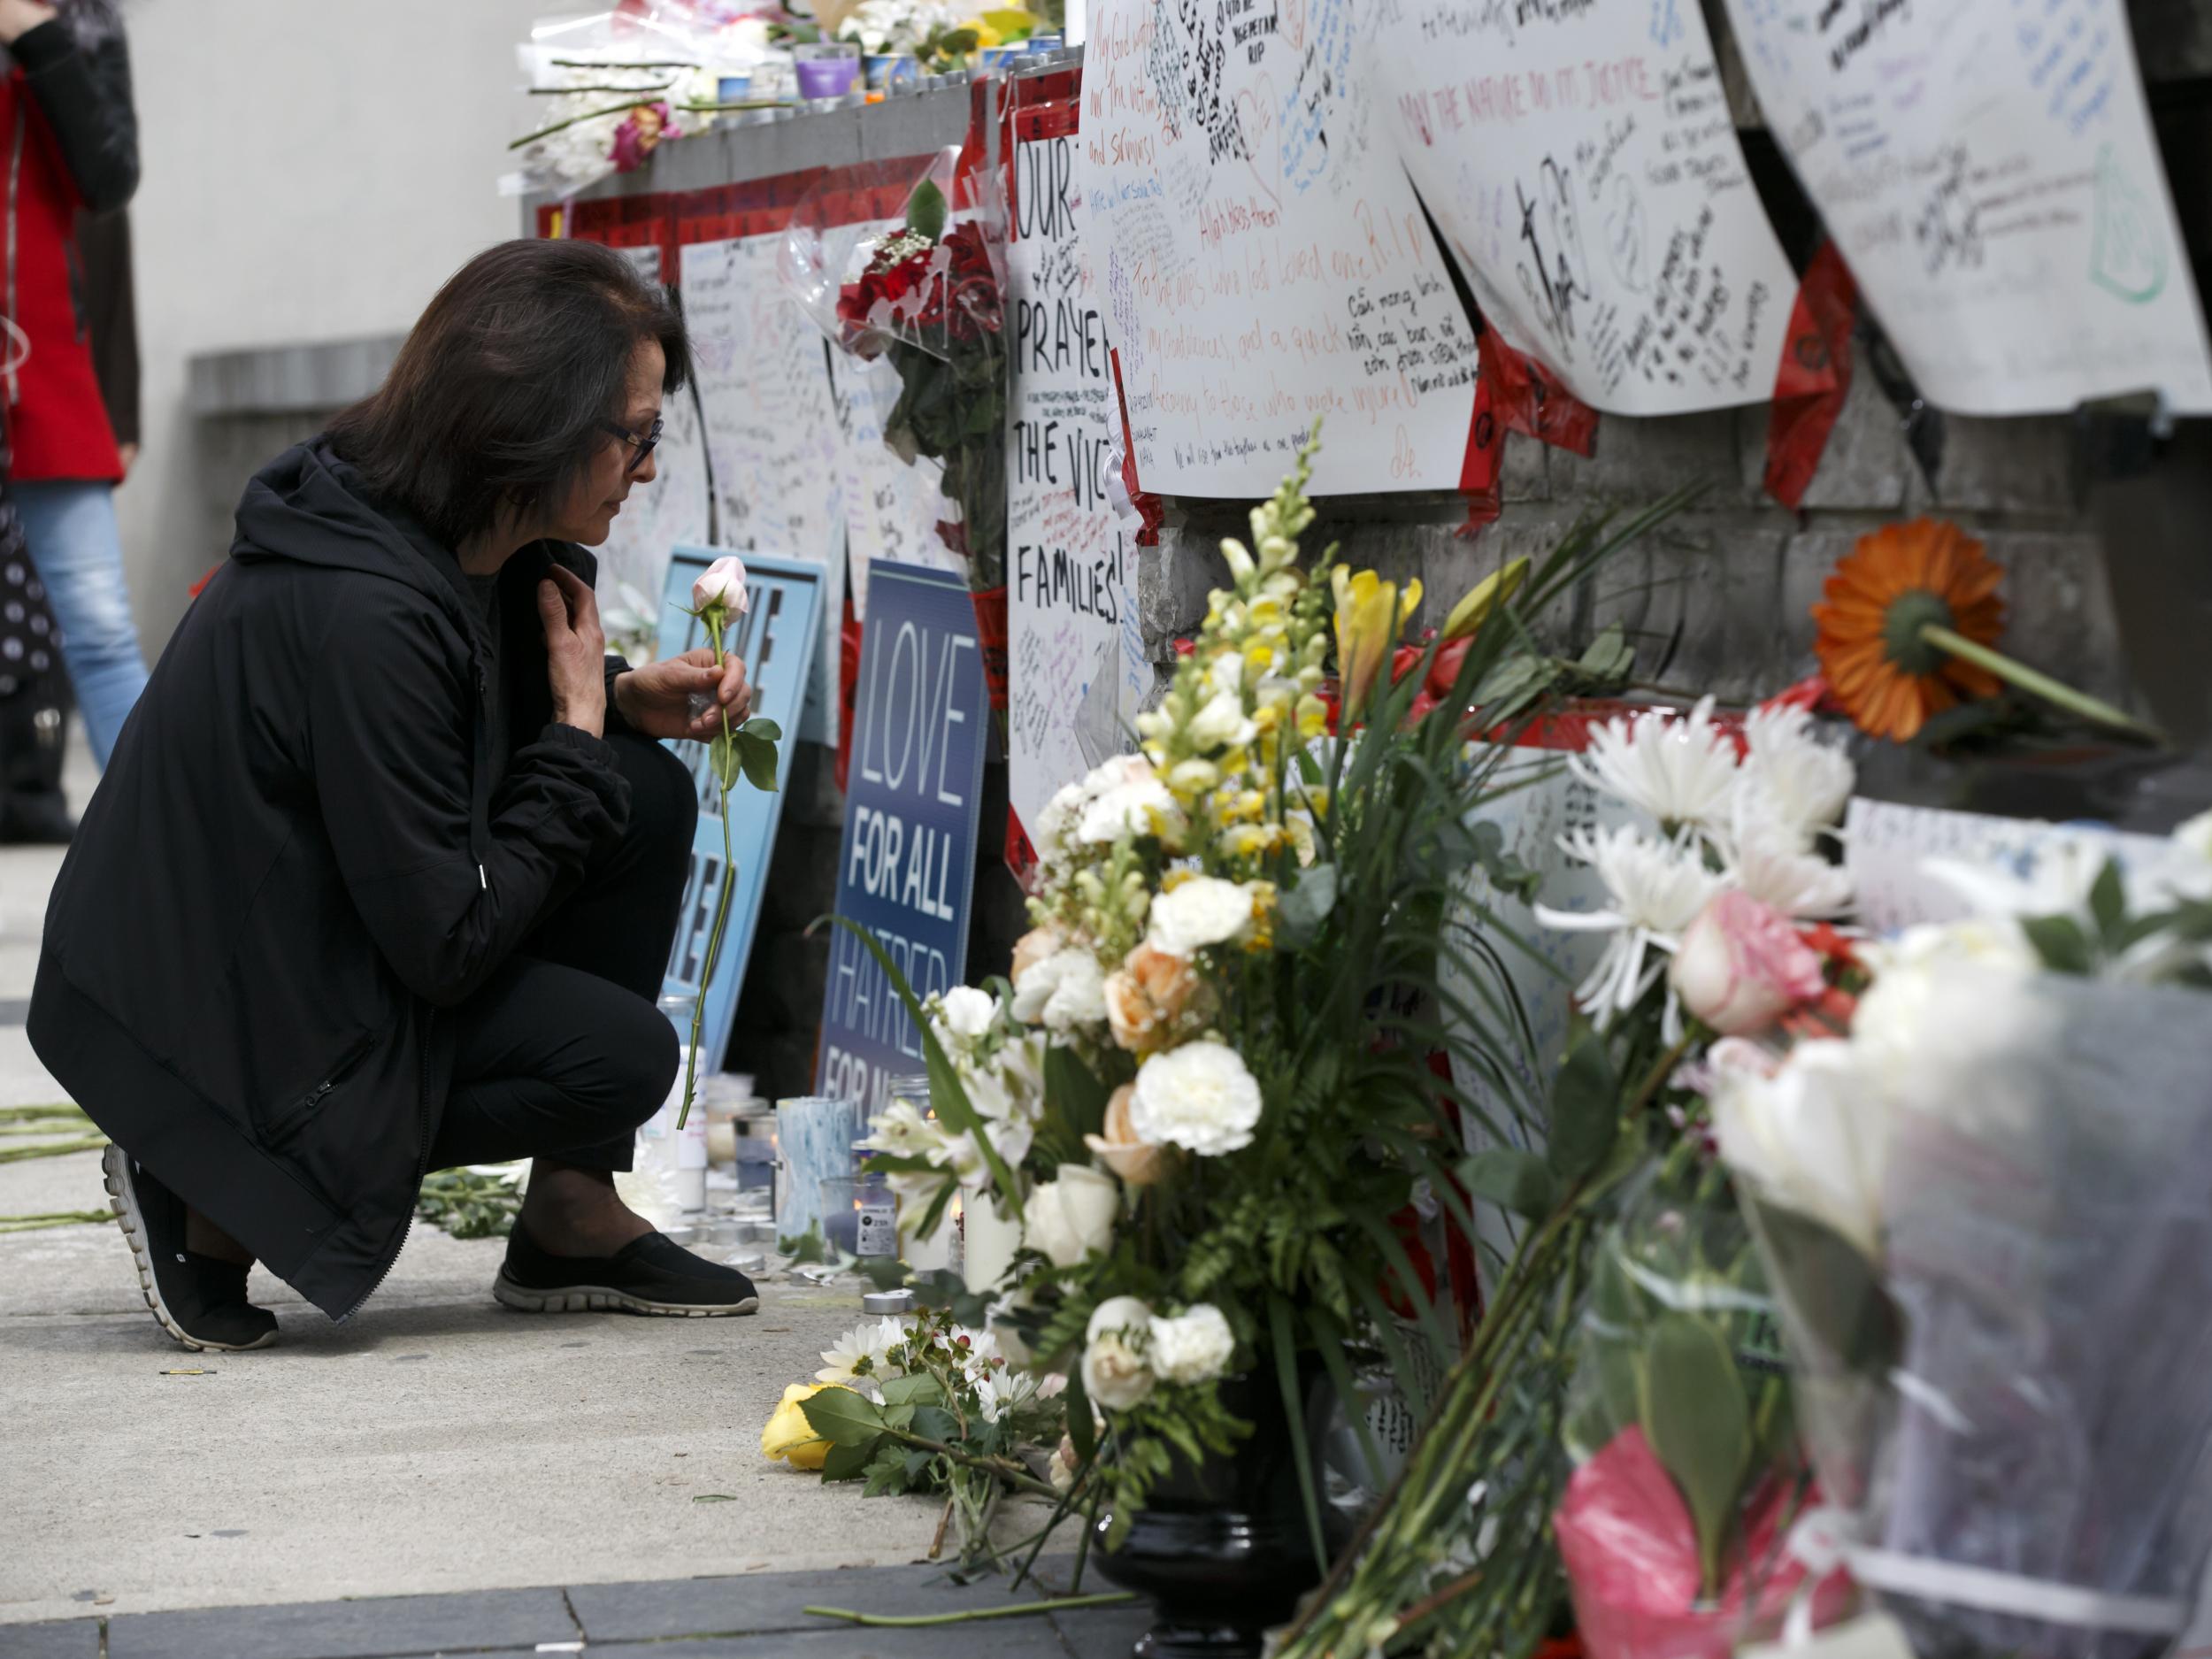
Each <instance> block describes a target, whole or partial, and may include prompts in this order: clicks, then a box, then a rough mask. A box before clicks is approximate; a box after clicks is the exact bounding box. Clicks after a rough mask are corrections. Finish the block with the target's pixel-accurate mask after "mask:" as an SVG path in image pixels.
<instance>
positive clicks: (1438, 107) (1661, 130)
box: [1360, 0, 1797, 415]
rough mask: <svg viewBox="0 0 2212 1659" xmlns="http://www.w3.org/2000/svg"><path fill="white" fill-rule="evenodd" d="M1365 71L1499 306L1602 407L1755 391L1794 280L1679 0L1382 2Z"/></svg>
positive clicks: (1661, 407)
mask: <svg viewBox="0 0 2212 1659" xmlns="http://www.w3.org/2000/svg"><path fill="white" fill-rule="evenodd" d="M1363 35H1364V38H1363V51H1362V55H1361V59H1360V63H1361V73H1362V76H1363V79H1364V80H1365V81H1366V83H1367V85H1368V86H1369V87H1370V88H1372V90H1373V93H1374V96H1375V98H1376V101H1377V104H1378V106H1379V109H1380V110H1381V111H1383V118H1382V119H1383V124H1384V126H1385V127H1386V130H1387V131H1388V133H1389V134H1390V135H1391V137H1392V138H1393V140H1394V142H1395V143H1396V145H1397V149H1398V153H1399V154H1400V155H1402V157H1404V158H1405V165H1406V169H1407V171H1408V172H1409V173H1411V174H1412V176H1413V182H1414V187H1415V188H1416V189H1417V190H1418V191H1419V192H1420V194H1421V199H1422V200H1423V201H1424V202H1425V203H1426V204H1427V205H1428V208H1429V211H1431V212H1432V213H1433V214H1434V215H1435V216H1436V222H1437V224H1438V225H1439V227H1441V229H1442V231H1443V233H1444V237H1445V241H1446V242H1447V244H1448V246H1449V247H1450V249H1451V250H1452V254H1453V257H1455V258H1456V259H1457V260H1458V262H1459V267H1460V269H1461V271H1462V272H1463V273H1465V275H1466V277H1467V281H1468V285H1469V286H1470V287H1471V288H1472V289H1473V290H1474V294H1475V297H1476V300H1477V301H1478V302H1479V303H1480V305H1481V307H1482V311H1483V315H1484V317H1485V318H1486V319H1487V320H1488V321H1490V322H1491V323H1493V324H1494V325H1495V326H1497V327H1498V329H1499V330H1500V332H1501V333H1502V334H1503V336H1504V338H1505V339H1506V340H1507V342H1509V343H1510V344H1511V345H1513V346H1514V347H1515V348H1517V349H1519V350H1521V351H1524V352H1525V353H1527V354H1528V355H1529V356H1531V357H1534V358H1536V359H1537V360H1538V361H1539V362H1540V363H1542V364H1544V365H1546V366H1547V367H1548V368H1549V369H1550V370H1551V371H1552V372H1553V373H1555V374H1556V375H1557V376H1558V378H1559V379H1560V380H1561V381H1562V382H1563V384H1564V385H1565V386H1566V388H1567V389H1568V390H1570V391H1571V392H1572V393H1573V394H1574V395H1575V396H1577V397H1579V398H1580V399H1582V401H1583V402H1585V403H1588V404H1590V405H1591V406H1592V407H1593V408H1596V409H1602V410H1609V411H1615V412H1617V413H1620V414H1628V415H1656V414H1674V413H1680V412H1683V411H1689V410H1699V409H1717V408H1721V407H1724V406H1726V405H1728V404H1732V403H1759V402H1763V401H1764V400H1765V399H1766V398H1768V397H1770V396H1772V394H1773V388H1774V372H1775V368H1776V365H1777V364H1778V362H1779V360H1780V357H1781V352H1782V347H1783V342H1784V339H1785V337H1786V334H1787V332H1788V328H1789V321H1790V311H1791V308H1792V306H1793V304H1794V303H1795V301H1796V297H1797V277H1796V275H1795V273H1793V271H1792V270H1791V269H1790V265H1789V261H1788V260H1787V259H1786V257H1784V256H1783V253H1782V250H1781V247H1780V244H1778V242H1776V241H1775V239H1774V231H1773V228H1772V227H1770V225H1769V224H1768V223H1767V218H1766V213H1765V211H1764V210H1763V208H1762V207H1761V206H1760V205H1759V198H1758V196H1757V195H1756V193H1755V191H1754V190H1753V188H1752V185H1751V175H1750V173H1749V171H1748V169H1747V167H1746V166H1745V165H1744V157H1743V150H1742V147H1741V146H1740V145H1739V144H1738V143H1737V142H1736V129H1735V124H1734V123H1733V121H1732V120H1731V119H1730V118H1729V113H1728V100H1727V98H1726V97H1725V96H1724V95H1723V93H1722V90H1721V82H1720V71H1719V68H1718V66H1717V65H1716V63H1715V62H1714V58H1713V47H1712V42H1711V41H1710V40H1709V38H1708V37H1707V35H1706V33H1705V20H1704V19H1703V17H1702V16H1701V14H1700V12H1699V10H1698V8H1697V6H1696V5H1695V4H1686V3H1684V0H1516V3H1515V4H1504V3H1503V0H1487V3H1474V4H1471V3H1470V0H1375V4H1371V6H1369V7H1367V8H1363Z"/></svg>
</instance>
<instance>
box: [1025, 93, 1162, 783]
mask: <svg viewBox="0 0 2212 1659" xmlns="http://www.w3.org/2000/svg"><path fill="white" fill-rule="evenodd" d="M1079 142H1080V141H1079V139H1077V138H1076V137H1074V136H1073V135H1072V134H1070V135H1064V136H1059V137H1053V138H1043V139H1037V140H1034V141H1033V142H1028V143H1024V144H1018V145H1017V146H1016V147H1015V150H1014V179H1015V191H1014V202H1015V208H1014V215H1013V225H1012V234H1011V235H1010V237H1009V239H1008V242H1007V249H1006V264H1007V287H1008V299H1009V306H1008V310H1007V317H1006V332H1007V339H1008V342H1009V347H1010V351H1011V353H1012V360H1013V375H1012V391H1011V396H1012V404H1011V407H1010V408H1009V410H1008V411H1007V423H1006V479H1007V501H1006V551H1007V625H1008V649H1009V650H1010V653H1011V656H1012V663H1013V671H1012V673H1011V674H1010V690H1009V699H1010V700H1009V703H1008V708H1007V728H1008V729H1007V748H1008V764H1009V768H1010V771H1009V787H1010V790H1011V795H1012V800H1013V805H1014V810H1015V812H1016V813H1017V814H1018V816H1019V817H1020V818H1021V821H1022V822H1023V823H1024V824H1025V825H1028V826H1033V825H1035V824H1036V823H1037V821H1038V818H1039V816H1040V815H1041V813H1042V812H1043V810H1044V806H1045V803H1046V802H1048V801H1049V800H1050V799H1051V798H1052V795H1053V792H1054V791H1055V790H1056V789H1057V788H1059V787H1060V786H1061V785H1062V784H1064V783H1069V782H1071V781H1073V780H1075V779H1078V778H1079V777H1081V776H1082V775H1083V774H1084V773H1085V772H1088V771H1089V770H1090V769H1091V768H1092V767H1094V766H1096V765H1097V764H1100V763H1101V762H1102V761H1103V760H1105V759H1106V758H1107V757H1109V756H1111V755H1115V754H1118V753H1119V752H1120V751H1121V750H1122V749H1124V748H1125V747H1126V746H1127V738H1126V735H1125V734H1126V733H1127V732H1128V731H1129V729H1130V727H1131V726H1132V723H1133V721H1134V719H1135V717H1136V710H1135V709H1134V708H1133V707H1131V708H1127V709H1125V708H1124V707H1123V706H1122V684H1123V678H1124V677H1123V674H1122V633H1123V626H1124V624H1125V620H1126V619H1127V618H1128V615H1129V612H1130V611H1132V610H1133V607H1134V605H1135V603H1136V567H1135V556H1136V549H1135V547H1134V546H1133V544H1132V542H1131V540H1130V538H1129V536H1128V535H1127V534H1126V533H1125V530H1124V529H1123V527H1122V525H1121V522H1120V520H1119V519H1118V518H1117V517H1116V516H1115V513H1114V510H1113V508H1112V506H1111V505H1110V503H1109V502H1108V500H1107V496H1106V487H1107V477H1106V474H1107V472H1108V469H1109V467H1110V460H1109V458H1108V457H1109V455H1110V451H1111V449H1112V447H1113V440H1114V434H1115V430H1116V427H1117V426H1118V422H1119V419H1120V417H1119V414H1118V411H1117V410H1116V408H1115V404H1114V382H1113V373H1112V370H1111V367H1110V365H1109V364H1108V361H1107V354H1106V325H1105V319H1103V318H1102V317H1101V316H1100V315H1099V311H1098V304H1097V299H1096V291H1095V288H1094V283H1093V281H1092V280H1091V278H1092V271H1091V267H1090V266H1089V265H1088V262H1087V260H1086V259H1085V257H1084V244H1083V242H1082V240H1081V239H1080V238H1079V236H1078V235H1077V234H1076V221H1077V219H1078V216H1079V213H1078V205H1077V196H1076V192H1075V188H1074V183H1073V170H1074V164H1075V149H1076V145H1077V144H1078V143H1079Z"/></svg>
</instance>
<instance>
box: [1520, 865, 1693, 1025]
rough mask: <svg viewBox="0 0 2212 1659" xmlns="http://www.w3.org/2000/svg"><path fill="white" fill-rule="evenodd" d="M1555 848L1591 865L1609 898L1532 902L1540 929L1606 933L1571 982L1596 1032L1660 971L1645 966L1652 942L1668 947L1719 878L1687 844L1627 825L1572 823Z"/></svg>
mask: <svg viewBox="0 0 2212 1659" xmlns="http://www.w3.org/2000/svg"><path fill="white" fill-rule="evenodd" d="M1559 846H1560V849H1561V850H1562V851H1563V852H1565V853H1566V854H1567V856H1569V857H1571V858H1577V859H1579V860H1581V861H1582V862H1583V863H1584V864H1590V865H1593V866H1594V867H1595V869H1596V870H1597V872H1598V877H1599V879H1601V880H1602V881H1603V882H1604V883H1605V887H1606V891H1607V892H1608V893H1609V894H1611V895H1612V897H1613V908H1612V909H1611V910H1554V909H1552V908H1551V907H1550V906H1549V905H1548V904H1539V905H1538V906H1536V919H1537V920H1538V921H1540V922H1541V923H1543V924H1544V926H1547V927H1556V928H1559V929H1562V930H1563V931H1565V932H1569V933H1611V934H1612V935H1613V938H1612V940H1611V941H1609V943H1608V944H1607V945H1606V948H1605V954H1604V956H1601V957H1600V958H1599V959H1598V964H1597V966H1596V967H1595V968H1594V969H1593V970H1592V971H1591V973H1590V977H1589V978H1588V979H1585V980H1583V982H1582V983H1581V984H1580V985H1579V986H1578V987H1575V1001H1576V1002H1578V1003H1579V1004H1580V1005H1581V1007H1582V1009H1583V1010H1584V1011H1585V1012H1586V1013H1587V1014H1589V1016H1590V1018H1591V1019H1592V1020H1593V1022H1594V1023H1595V1024H1596V1025H1597V1026H1598V1027H1599V1029H1601V1030H1602V1029H1603V1028H1604V1027H1605V1025H1607V1024H1608V1023H1609V1021H1610V1020H1611V1019H1612V1018H1613V1016H1614V1015H1616V1014H1617V1013H1620V1012H1623V1011H1624V1010H1627V1009H1629V1008H1632V1007H1633V1006H1634V1005H1635V1003H1636V1001H1637V999H1638V998H1639V997H1640V996H1642V995H1643V994H1644V993H1645V992H1646V991H1647V990H1649V989H1650V988H1651V987H1652V985H1653V984H1654V983H1655V981H1656V980H1657V979H1658V978H1659V976H1660V974H1661V972H1663V970H1664V966H1665V964H1663V963H1662V962H1653V963H1652V964H1650V965H1649V966H1648V967H1647V966H1646V965H1645V958H1646V957H1647V955H1648V954H1649V952H1650V951H1651V949H1652V948H1653V947H1656V948H1658V949H1660V950H1662V951H1669V950H1672V949H1674V948H1675V945H1676V944H1677V942H1678V941H1679V940H1680V938H1681V935H1682V930H1683V929H1684V928H1686V927H1687V926H1689V925H1690V923H1691V921H1692V920H1693V919H1694V918H1695V917H1696V915H1697V913H1698V912H1699V911H1700V910H1703V909H1704V908H1705V902H1706V900H1708V899H1709V898H1711V897H1712V896H1713V895H1714V894H1715V893H1716V892H1717V891H1718V890H1719V888H1720V887H1721V886H1722V885H1723V882H1722V879H1721V878H1720V877H1719V876H1717V875H1716V874H1714V873H1713V872H1711V871H1709V870H1708V869H1706V867H1705V861H1704V859H1703V857H1702V856H1701V855H1700V853H1699V851H1698V849H1697V847H1696V845H1695V844H1694V843H1686V842H1684V841H1660V840H1658V839H1656V838H1655V837H1654V836H1650V835H1647V834H1646V833H1644V832H1643V831H1641V830H1640V829H1637V828H1635V827H1634V826H1630V825H1622V826H1618V827H1617V828H1614V829H1609V830H1601V829H1590V828H1587V827H1585V828H1582V829H1578V830H1576V831H1574V832H1573V833H1571V834H1567V835H1563V836H1561V837H1560V838H1559Z"/></svg>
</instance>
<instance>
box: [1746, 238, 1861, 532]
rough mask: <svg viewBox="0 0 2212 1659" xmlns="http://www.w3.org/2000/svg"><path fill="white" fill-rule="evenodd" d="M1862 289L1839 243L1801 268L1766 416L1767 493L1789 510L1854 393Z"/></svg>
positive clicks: (1826, 247)
mask: <svg viewBox="0 0 2212 1659" xmlns="http://www.w3.org/2000/svg"><path fill="white" fill-rule="evenodd" d="M1858 297H1859V286H1858V284H1857V283H1856V282H1855V281H1854V280H1852V277H1851V267H1850V266H1848V265H1846V264H1844V262H1843V256H1842V255H1841V254H1840V253H1839V252H1837V251H1836V244H1835V243H1834V242H1822V243H1821V244H1820V251H1819V252H1817V253H1816V254H1815V255H1814V256H1813V257H1812V263H1811V264H1809V265H1807V266H1806V267H1805V276H1804V280H1802V281H1801V282H1800V283H1799V284H1798V288H1797V304H1796V306H1795V308H1794V309H1793V311H1791V313H1790V334H1789V339H1788V341H1787V342H1786V343H1785V345H1784V346H1783V348H1782V362H1781V366H1780V367H1779V368H1778V369H1777V370H1776V371H1775V375H1774V408H1773V411H1772V412H1771V413H1770V415H1769V416H1768V418H1767V470H1766V488H1767V494H1768V495H1771V496H1773V497H1774V499H1775V500H1777V501H1778V502H1780V503H1782V504H1783V505H1784V506H1785V507H1787V508H1789V509H1790V510H1791V511H1795V510H1796V509H1797V506H1798V504H1799V503H1801V502H1802V501H1803V500H1804V499H1805V491H1806V489H1807V488H1809V486H1810V485H1811V483H1812V481H1813V474H1814V473H1815V472H1818V471H1819V470H1820V457H1821V456H1822V454H1823V453H1824V451H1825V450H1826V449H1827V448H1828V434H1830V433H1832V432H1833V431H1834V430H1835V426H1836V418H1837V416H1839V415H1840V414H1841V413H1842V412H1843V400H1844V399H1845V397H1847V396H1848V395H1849V394H1850V391H1851V327H1852V324H1853V321H1854V319H1855V317H1856V315H1857V311H1858Z"/></svg>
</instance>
